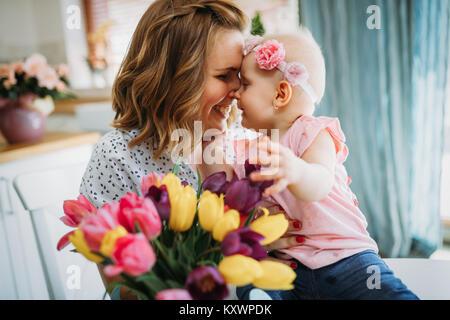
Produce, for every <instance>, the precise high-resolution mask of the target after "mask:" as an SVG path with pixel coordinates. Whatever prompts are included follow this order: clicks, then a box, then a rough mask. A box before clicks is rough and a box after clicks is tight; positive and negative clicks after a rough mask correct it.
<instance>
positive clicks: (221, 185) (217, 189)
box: [202, 171, 229, 196]
mask: <svg viewBox="0 0 450 320" xmlns="http://www.w3.org/2000/svg"><path fill="white" fill-rule="evenodd" d="M228 183H229V182H228V181H227V175H226V173H225V171H222V172H216V173H214V174H212V175H210V176H208V177H207V178H206V179H205V181H203V183H202V190H203V191H205V190H209V191H211V192H212V193H215V194H217V195H218V196H220V194H221V193H223V194H225V193H226V191H227V186H228Z"/></svg>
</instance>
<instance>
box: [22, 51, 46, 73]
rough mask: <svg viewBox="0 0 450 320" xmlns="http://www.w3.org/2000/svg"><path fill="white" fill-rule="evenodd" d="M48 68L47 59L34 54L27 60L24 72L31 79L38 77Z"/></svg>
mask: <svg viewBox="0 0 450 320" xmlns="http://www.w3.org/2000/svg"><path fill="white" fill-rule="evenodd" d="M47 67H48V64H47V59H45V57H44V56H43V55H41V54H39V53H34V54H32V55H31V56H30V57H29V58H27V59H26V60H25V64H24V65H23V70H24V71H25V73H26V74H27V75H28V76H29V77H36V76H37V75H38V73H39V72H40V71H42V70H44V69H46V68H47Z"/></svg>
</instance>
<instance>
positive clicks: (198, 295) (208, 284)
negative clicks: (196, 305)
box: [186, 266, 228, 300]
mask: <svg viewBox="0 0 450 320" xmlns="http://www.w3.org/2000/svg"><path fill="white" fill-rule="evenodd" d="M186 289H187V290H188V291H189V293H190V294H191V296H192V298H194V299H195V300H223V299H225V298H226V297H227V296H228V287H227V283H226V282H225V279H224V278H223V277H222V275H221V274H220V273H219V271H218V270H217V269H216V268H214V267H212V266H202V267H198V268H196V269H194V270H192V272H191V273H190V274H189V275H188V277H187V279H186Z"/></svg>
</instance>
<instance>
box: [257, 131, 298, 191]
mask: <svg viewBox="0 0 450 320" xmlns="http://www.w3.org/2000/svg"><path fill="white" fill-rule="evenodd" d="M256 147H257V152H253V155H252V152H250V158H249V162H250V163H252V164H254V163H257V164H260V165H261V166H262V169H261V171H259V172H253V173H252V174H251V175H250V179H251V180H252V181H265V180H275V182H274V184H273V185H272V186H270V187H269V188H267V189H266V190H264V194H263V196H264V197H268V196H270V195H273V194H276V193H278V192H280V191H283V190H284V189H285V188H287V187H288V186H290V185H293V184H296V183H298V182H299V181H300V177H301V176H302V172H303V170H304V169H303V168H304V165H303V162H304V161H303V160H302V159H300V158H298V157H297V156H296V155H295V154H294V153H293V152H292V151H291V150H290V149H289V148H286V147H285V146H283V145H281V144H279V143H276V142H273V141H271V140H270V139H269V138H268V137H266V136H265V137H261V138H259V139H258V141H257V146H256ZM255 156H257V157H255Z"/></svg>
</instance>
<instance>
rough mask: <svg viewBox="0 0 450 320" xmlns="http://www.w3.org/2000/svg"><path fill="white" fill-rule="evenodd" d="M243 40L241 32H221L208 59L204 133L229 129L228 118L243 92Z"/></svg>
mask: <svg viewBox="0 0 450 320" xmlns="http://www.w3.org/2000/svg"><path fill="white" fill-rule="evenodd" d="M243 43H244V40H243V36H242V34H241V32H239V31H229V30H226V31H219V34H218V35H217V38H216V41H215V44H214V47H213V48H212V49H211V51H210V52H209V55H208V57H207V61H206V63H207V67H206V68H207V76H206V77H207V80H206V86H205V90H204V92H203V95H202V99H201V115H200V118H201V121H202V127H203V130H204V131H206V130H208V129H217V130H219V131H220V132H223V131H225V130H226V128H227V119H228V114H229V112H230V110H231V103H232V102H233V100H234V98H235V97H234V94H235V91H236V90H238V89H239V86H240V80H239V69H240V67H241V63H242V58H243Z"/></svg>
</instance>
